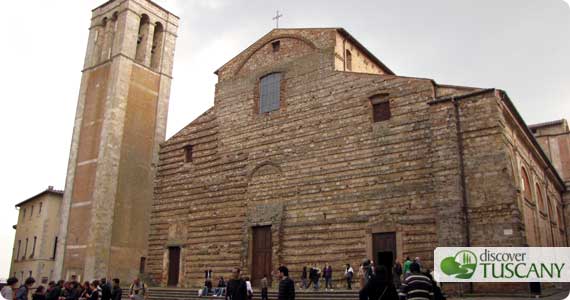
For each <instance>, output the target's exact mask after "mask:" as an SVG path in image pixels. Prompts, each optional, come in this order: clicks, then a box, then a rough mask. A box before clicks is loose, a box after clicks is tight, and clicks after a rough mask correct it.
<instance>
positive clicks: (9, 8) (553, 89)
mask: <svg viewBox="0 0 570 300" xmlns="http://www.w3.org/2000/svg"><path fill="white" fill-rule="evenodd" d="M105 1H106V0H79V1H78V0H57V1H46V0H20V1H1V2H0V36H1V39H0V41H1V42H0V58H1V63H0V66H1V70H2V72H0V77H1V78H0V90H1V93H2V94H1V95H2V98H1V100H0V107H1V109H0V130H1V131H0V132H1V133H2V139H1V145H0V176H1V178H0V190H1V191H2V195H3V196H2V197H1V200H0V278H5V277H7V276H8V272H9V268H10V258H11V254H12V248H13V243H14V233H15V231H14V230H13V229H12V225H14V224H16V222H17V216H18V211H17V210H16V209H15V207H14V205H15V204H16V203H19V202H21V201H23V200H25V199H27V198H29V197H31V196H33V195H35V194H37V193H39V192H41V191H42V190H44V189H46V188H47V186H49V185H53V186H55V187H56V188H57V189H63V188H64V182H65V174H66V170H67V163H68V156H69V149H70V144H71V134H72V130H73V120H74V117H75V109H76V105H77V96H78V92H79V84H80V79H81V69H82V66H83V60H84V55H85V50H86V46H87V37H88V27H89V23H90V18H91V9H93V8H95V7H96V6H98V5H100V4H102V3H104V2H105ZM155 2H157V3H159V4H160V5H162V6H163V7H165V8H167V9H169V10H171V11H172V12H173V13H174V14H176V15H178V16H179V17H180V18H181V20H180V28H179V31H178V40H177V45H176V53H175V59H174V73H173V76H174V81H173V83H172V90H171V98H170V107H169V114H168V127H167V137H170V136H172V135H173V134H174V133H176V132H177V131H178V130H180V129H181V128H182V127H184V126H185V125H187V124H188V123H190V122H191V121H192V120H193V119H194V118H196V117H197V116H199V115H200V114H201V113H203V112H204V111H205V110H207V109H208V108H209V107H210V106H212V105H213V101H214V87H215V83H216V81H217V78H216V76H215V75H214V74H213V72H214V71H215V70H216V69H217V68H219V67H220V66H222V65H223V64H224V63H226V62H227V61H229V60H230V59H231V58H233V57H234V56H235V55H237V54H238V53H240V52H241V51H242V50H244V49H245V48H247V47H248V46H249V45H250V44H252V43H253V42H255V41H256V40H257V39H259V38H260V37H261V36H263V35H264V34H266V33H267V32H269V31H270V30H271V29H273V28H274V27H275V23H274V21H273V20H272V17H273V16H275V12H276V10H279V11H280V12H281V13H282V14H283V17H282V18H281V20H280V27H283V28H292V27H344V28H345V29H346V30H347V31H349V32H350V33H351V34H352V35H353V36H354V37H355V38H356V39H358V40H359V41H360V42H361V43H362V44H363V45H365V46H366V47H367V48H368V49H369V50H370V51H371V52H372V53H374V55H376V57H378V58H379V59H380V60H381V61H382V62H383V63H384V64H385V65H387V66H388V67H389V68H390V69H391V70H393V71H394V72H395V73H396V74H398V75H403V76H412V77H423V78H432V79H434V80H435V81H436V82H438V83H444V84H454V85H467V86H474V87H482V88H491V87H493V88H500V89H503V90H505V91H506V92H507V93H508V94H509V96H510V98H511V100H512V101H513V102H514V104H515V105H516V107H517V109H518V111H519V112H520V113H521V115H522V116H523V118H524V119H525V120H526V122H527V124H533V123H539V122H545V121H550V120H556V119H561V118H566V119H570V84H569V83H570V71H569V70H570V6H569V5H568V3H567V2H565V1H563V0H536V1H530V0H501V1H496V0H477V1H475V0H430V1H425V0H400V1H391V0H390V1H388V0H359V1H346V0H345V1H337V0H311V1H307V0H288V1H276V0H231V1H230V0H155Z"/></svg>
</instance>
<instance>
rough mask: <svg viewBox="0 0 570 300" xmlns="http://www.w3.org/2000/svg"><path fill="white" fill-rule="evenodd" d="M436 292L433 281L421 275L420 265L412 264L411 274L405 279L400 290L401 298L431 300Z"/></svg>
mask: <svg viewBox="0 0 570 300" xmlns="http://www.w3.org/2000/svg"><path fill="white" fill-rule="evenodd" d="M433 296H434V292H433V286H432V281H431V280H430V279H429V278H428V277H427V276H426V275H424V274H422V273H420V265H419V264H417V263H412V264H411V265H410V273H409V275H408V276H406V277H405V278H404V281H403V282H402V287H401V288H400V297H403V298H404V299H416V300H431V299H433Z"/></svg>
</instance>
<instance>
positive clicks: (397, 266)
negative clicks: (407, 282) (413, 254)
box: [392, 260, 402, 289]
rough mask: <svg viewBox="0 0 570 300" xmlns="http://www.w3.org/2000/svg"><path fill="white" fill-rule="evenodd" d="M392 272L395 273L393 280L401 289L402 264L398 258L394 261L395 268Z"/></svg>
mask: <svg viewBox="0 0 570 300" xmlns="http://www.w3.org/2000/svg"><path fill="white" fill-rule="evenodd" d="M392 274H394V275H393V278H392V279H393V282H394V286H395V287H396V288H397V289H399V288H400V284H401V282H402V264H400V262H399V261H398V260H396V261H395V262H394V268H393V270H392Z"/></svg>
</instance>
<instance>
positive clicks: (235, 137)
mask: <svg viewBox="0 0 570 300" xmlns="http://www.w3.org/2000/svg"><path fill="white" fill-rule="evenodd" d="M314 36H315V37H317V38H318V37H319V36H320V35H317V34H314ZM271 39H272V37H271V36H266V37H264V38H263V39H262V40H264V41H267V40H271ZM314 43H315V44H318V43H317V42H314ZM246 51H247V50H246ZM268 59H270V58H268ZM332 61H333V58H332V56H331V55H330V53H328V52H326V51H315V52H313V53H312V54H308V55H305V56H302V57H299V58H298V59H296V60H294V61H282V62H276V63H275V64H274V65H270V66H264V67H263V68H261V69H255V70H252V72H250V73H248V74H244V75H242V76H240V77H236V78H234V79H233V80H225V79H223V76H221V82H220V83H219V84H218V86H217V91H216V100H215V106H214V108H213V109H212V110H211V111H210V112H208V113H207V114H206V115H205V116H202V117H200V118H198V119H197V120H196V121H195V122H193V123H191V124H190V125H189V126H188V127H187V128H185V129H183V130H182V131H181V132H180V133H178V134H177V135H175V136H174V137H173V138H172V139H170V140H168V141H167V142H166V143H164V144H163V146H162V149H161V154H160V162H159V172H158V175H157V182H156V189H155V202H154V210H153V216H152V221H151V233H150V241H149V245H150V247H149V262H148V266H149V272H150V273H151V275H152V276H153V278H154V279H156V280H157V281H161V282H162V283H163V284H164V283H165V282H166V276H167V275H166V270H165V269H164V267H165V266H167V263H165V262H164V257H165V253H166V251H167V249H166V247H167V246H168V245H175V244H176V243H177V242H179V245H180V246H182V247H183V253H185V254H184V256H183V257H182V260H183V265H184V268H183V271H182V272H184V274H183V277H184V278H185V280H184V281H183V282H181V286H198V285H201V284H202V282H201V281H202V275H203V274H202V271H203V269H204V268H205V267H208V266H209V267H212V269H213V270H214V273H217V275H224V276H228V275H229V271H230V269H231V267H233V266H240V267H242V268H244V271H245V273H248V272H249V271H250V270H249V269H250V267H251V265H250V264H251V257H248V255H246V254H248V253H250V252H249V250H248V249H247V247H249V245H248V243H247V241H248V240H249V236H248V235H249V234H250V233H249V231H248V230H247V228H251V226H255V225H266V224H272V232H273V243H274V246H273V265H274V267H277V266H278V265H279V264H286V265H288V266H289V267H290V269H291V271H292V274H294V276H298V273H300V271H301V268H302V266H303V265H308V264H313V263H315V264H318V265H321V264H324V263H325V262H331V263H334V266H333V267H334V268H335V269H336V272H337V273H336V274H337V276H336V278H337V280H339V281H340V279H341V276H340V275H339V274H340V270H341V269H342V266H343V265H344V264H345V263H351V264H353V265H358V264H359V262H360V261H361V259H362V258H363V257H366V256H371V251H372V250H371V247H370V244H371V233H376V232H385V231H395V232H398V240H399V242H398V243H399V245H401V247H399V248H398V257H402V256H403V255H409V256H421V257H422V258H425V263H426V265H428V266H429V265H430V263H431V260H432V259H433V258H432V256H433V254H432V253H433V252H432V251H433V248H434V247H435V245H436V244H437V235H436V227H435V224H436V217H435V216H436V213H437V211H438V209H437V203H435V202H434V201H430V199H433V197H434V192H433V178H432V176H431V174H430V164H431V160H430V143H429V139H430V134H431V133H430V131H429V127H430V125H429V116H428V111H429V106H428V105H427V100H429V99H431V96H432V93H433V91H432V88H433V86H432V83H431V82H430V81H429V80H417V79H411V78H401V77H394V76H378V75H367V74H357V73H346V72H335V71H333V63H332ZM272 70H279V71H284V80H283V82H284V84H285V85H286V86H285V90H286V95H287V96H286V97H285V98H283V99H282V101H283V102H284V103H282V104H283V106H286V110H282V111H278V112H273V113H270V114H267V115H258V114H257V113H255V112H254V111H255V110H254V109H253V107H255V105H256V104H255V101H256V97H255V95H256V89H257V85H256V83H257V80H258V78H259V76H261V75H263V73H266V72H271V71H272ZM381 92H385V93H389V94H390V99H391V100H390V101H391V108H392V116H393V117H392V119H391V120H390V121H386V122H382V123H373V122H372V111H371V105H370V101H369V97H370V96H372V95H374V94H376V93H381ZM188 144H191V145H193V149H194V159H193V162H192V163H184V150H183V147H184V146H186V145H188ZM280 207H283V212H282V213H277V212H279V211H280ZM255 212H257V214H256V213H255ZM178 227H182V228H185V230H176V229H171V228H178ZM217 275H216V276H217Z"/></svg>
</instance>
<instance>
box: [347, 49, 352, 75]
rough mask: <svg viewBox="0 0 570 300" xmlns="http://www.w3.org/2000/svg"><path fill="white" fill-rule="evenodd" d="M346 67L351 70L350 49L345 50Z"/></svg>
mask: <svg viewBox="0 0 570 300" xmlns="http://www.w3.org/2000/svg"><path fill="white" fill-rule="evenodd" d="M345 60H346V69H347V70H349V71H351V70H352V53H350V50H346V57H345Z"/></svg>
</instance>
